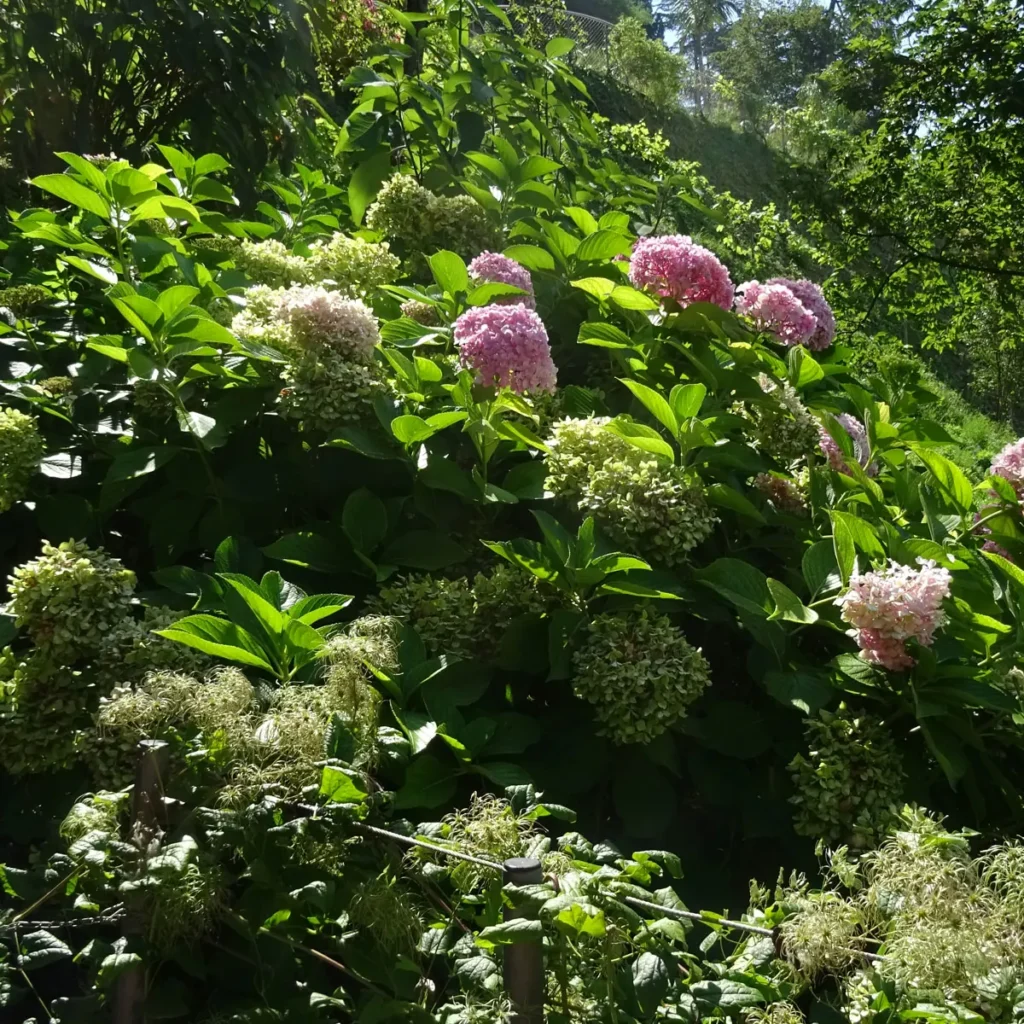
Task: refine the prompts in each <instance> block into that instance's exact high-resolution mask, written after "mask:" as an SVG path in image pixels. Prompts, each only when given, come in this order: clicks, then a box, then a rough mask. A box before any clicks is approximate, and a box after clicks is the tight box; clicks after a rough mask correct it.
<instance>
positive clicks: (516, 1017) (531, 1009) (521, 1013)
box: [503, 857, 544, 1024]
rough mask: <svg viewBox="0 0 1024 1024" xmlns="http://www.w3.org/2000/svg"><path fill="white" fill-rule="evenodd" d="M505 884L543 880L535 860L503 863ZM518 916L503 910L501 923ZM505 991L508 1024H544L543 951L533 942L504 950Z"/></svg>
mask: <svg viewBox="0 0 1024 1024" xmlns="http://www.w3.org/2000/svg"><path fill="white" fill-rule="evenodd" d="M503 867H504V880H505V884H506V885H509V884H511V885H538V884H539V883H541V882H543V881H544V872H543V870H542V868H541V864H540V861H539V860H534V859H533V858H532V857H513V858H512V859H511V860H507V861H505V863H504V865H503ZM520 916H522V915H521V914H520V913H519V912H518V911H516V910H513V909H511V908H510V907H506V908H505V920H506V921H511V920H512V919H513V918H516V917H520ZM503 974H504V978H505V991H506V992H508V995H509V998H510V999H511V1000H512V1024H544V949H543V947H542V946H541V945H540V944H539V943H536V942H514V943H512V944H511V945H509V946H506V947H505V957H504V965H503Z"/></svg>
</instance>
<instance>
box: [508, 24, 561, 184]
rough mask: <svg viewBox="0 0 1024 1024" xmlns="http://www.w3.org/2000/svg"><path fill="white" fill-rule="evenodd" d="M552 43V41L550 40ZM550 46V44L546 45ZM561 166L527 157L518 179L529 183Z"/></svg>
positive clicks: (534, 155)
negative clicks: (532, 179)
mask: <svg viewBox="0 0 1024 1024" xmlns="http://www.w3.org/2000/svg"><path fill="white" fill-rule="evenodd" d="M552 42H554V40H552ZM548 45H550V43H549V44H548ZM561 166H562V165H561V164H560V163H558V162H557V161H556V160H551V159H549V158H548V157H546V156H541V155H540V154H539V153H534V154H533V156H528V157H527V158H526V159H525V160H524V161H523V162H522V164H520V166H519V178H520V180H521V181H529V180H530V179H531V178H541V177H543V176H544V175H545V174H552V173H554V172H555V171H557V170H558V169H559V168H560V167H561Z"/></svg>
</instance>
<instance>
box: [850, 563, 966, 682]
mask: <svg viewBox="0 0 1024 1024" xmlns="http://www.w3.org/2000/svg"><path fill="white" fill-rule="evenodd" d="M918 563H919V565H920V568H919V569H914V568H911V567H910V566H908V565H900V564H899V563H897V562H890V564H889V565H888V567H887V568H885V569H879V570H877V571H873V572H866V573H859V572H855V573H854V574H853V575H852V576H851V577H850V589H849V590H847V591H846V593H845V594H842V595H840V596H839V597H837V598H836V601H835V603H836V604H837V605H838V606H839V607H840V608H841V609H842V616H843V620H844V621H845V622H848V623H849V624H850V625H851V626H853V630H852V631H851V635H852V636H854V637H855V638H856V640H857V643H858V645H859V646H860V649H861V657H862V658H863V659H864V660H865V661H867V662H869V663H871V664H873V665H881V666H882V667H883V668H887V669H890V670H892V671H894V672H898V671H901V670H903V669H907V668H910V667H911V666H912V665H914V664H915V661H914V658H913V657H912V656H911V655H910V653H909V652H908V651H907V646H906V644H907V641H908V640H915V641H917V643H919V644H921V645H923V646H925V647H929V646H931V643H932V639H933V637H934V635H935V631H936V630H937V629H939V628H940V627H941V626H943V625H944V624H945V622H946V615H945V613H944V612H943V610H942V602H943V600H944V599H945V598H947V597H949V585H950V573H949V570H948V569H945V568H940V567H939V566H937V565H936V564H935V563H934V562H930V561H926V560H924V559H918Z"/></svg>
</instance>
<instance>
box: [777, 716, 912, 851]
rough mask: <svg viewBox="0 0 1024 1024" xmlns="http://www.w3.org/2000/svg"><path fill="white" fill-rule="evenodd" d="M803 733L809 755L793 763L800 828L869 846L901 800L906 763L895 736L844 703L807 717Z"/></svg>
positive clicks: (834, 840)
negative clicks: (833, 710) (815, 715)
mask: <svg viewBox="0 0 1024 1024" xmlns="http://www.w3.org/2000/svg"><path fill="white" fill-rule="evenodd" d="M804 732H805V735H806V736H807V740H808V747H809V749H808V752H807V755H806V756H805V755H803V754H797V756H796V757H794V758H793V760H792V761H791V762H790V765H789V770H790V772H791V774H792V776H793V783H794V785H795V787H796V793H795V794H794V795H793V796H792V797H791V798H790V800H791V802H792V803H793V804H795V805H796V807H797V808H798V810H797V813H796V817H795V828H796V831H797V832H798V833H799V834H800V835H804V836H811V837H813V838H817V839H823V840H824V841H825V842H826V843H829V844H832V845H834V844H837V843H849V844H850V845H856V846H864V845H868V844H870V843H871V842H873V840H874V839H875V838H876V837H877V836H878V835H879V834H881V833H882V832H884V830H885V828H886V827H887V826H888V825H889V824H891V822H892V820H893V813H894V811H893V809H894V808H897V807H899V806H900V805H901V804H902V792H903V766H902V764H901V761H900V756H899V752H898V751H897V749H896V744H895V743H894V742H893V738H892V736H891V735H890V733H889V732H888V731H887V730H886V729H885V727H884V726H883V725H882V724H881V723H880V722H878V721H876V720H875V719H873V718H871V717H870V716H868V715H864V714H859V713H856V712H854V711H853V710H851V709H850V708H847V707H845V706H841V707H840V709H839V710H838V711H837V712H829V711H822V712H820V713H819V717H818V718H809V719H808V720H807V723H806V725H805V727H804Z"/></svg>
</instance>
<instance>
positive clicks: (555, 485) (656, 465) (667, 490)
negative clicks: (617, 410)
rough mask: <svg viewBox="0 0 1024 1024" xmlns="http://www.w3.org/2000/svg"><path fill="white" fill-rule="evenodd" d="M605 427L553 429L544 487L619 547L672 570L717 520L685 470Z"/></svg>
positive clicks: (574, 424) (601, 422)
mask: <svg viewBox="0 0 1024 1024" xmlns="http://www.w3.org/2000/svg"><path fill="white" fill-rule="evenodd" d="M610 422H611V421H610V420H609V419H607V418H603V417H592V418H590V419H566V420H562V421H561V422H560V423H556V424H555V425H554V427H553V431H552V435H551V437H550V438H548V441H547V443H548V446H549V447H550V449H551V451H550V453H549V454H548V457H547V462H546V466H547V472H548V476H547V479H546V481H545V484H544V486H545V488H546V489H547V490H549V491H551V492H552V493H553V494H556V495H558V496H559V497H561V498H564V499H566V500H569V501H573V502H575V503H576V505H577V506H578V507H579V508H580V510H581V511H583V512H585V513H586V514H588V515H593V516H594V517H595V518H596V519H597V521H598V522H599V523H600V524H601V526H602V527H603V528H604V529H605V530H607V532H608V534H609V535H610V536H611V537H612V538H614V539H615V540H616V541H617V542H619V543H622V544H623V545H625V546H627V547H628V548H630V549H631V550H638V551H639V552H640V553H641V554H648V555H650V556H651V557H654V558H657V559H659V560H661V561H663V562H664V563H665V564H666V565H677V564H679V563H681V562H682V561H684V559H685V558H686V555H687V552H689V551H691V550H692V549H693V548H695V547H696V546H697V545H698V544H700V543H701V542H702V541H703V540H705V539H706V538H707V537H708V536H709V535H710V533H711V531H712V529H713V528H714V524H715V523H716V522H717V518H716V516H715V514H714V512H713V511H712V510H711V508H710V507H709V506H708V503H707V500H706V498H705V497H704V492H703V490H702V489H701V487H700V486H699V484H698V483H697V482H696V481H695V480H693V479H691V478H690V477H689V476H688V475H687V474H686V472H685V471H684V470H683V469H681V468H680V467H678V466H672V465H666V464H665V463H663V462H660V461H659V460H658V459H656V458H654V457H653V456H652V455H651V454H650V453H648V452H645V451H643V450H642V449H640V448H637V447H636V446H635V445H632V444H630V443H629V442H628V441H626V440H625V439H624V438H622V437H619V436H618V435H617V434H613V433H612V432H611V431H610V430H607V429H605V428H606V426H607V425H608V424H609V423H610Z"/></svg>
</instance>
